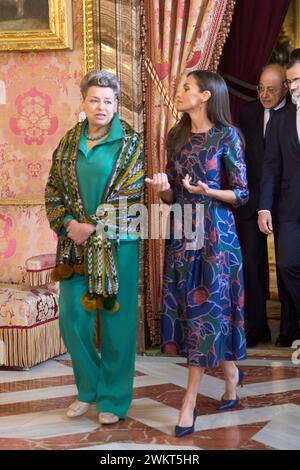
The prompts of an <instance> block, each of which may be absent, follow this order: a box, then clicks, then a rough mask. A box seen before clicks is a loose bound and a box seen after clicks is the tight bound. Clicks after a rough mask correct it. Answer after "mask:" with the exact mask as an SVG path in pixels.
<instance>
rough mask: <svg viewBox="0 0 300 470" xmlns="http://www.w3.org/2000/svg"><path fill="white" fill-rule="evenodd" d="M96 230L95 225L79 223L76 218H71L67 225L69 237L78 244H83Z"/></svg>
mask: <svg viewBox="0 0 300 470" xmlns="http://www.w3.org/2000/svg"><path fill="white" fill-rule="evenodd" d="M95 230H96V227H95V226H94V225H91V224H85V223H79V222H77V221H76V220H71V222H70V223H69V225H68V227H67V233H68V237H69V238H71V240H73V241H74V242H75V243H77V245H83V244H84V242H86V240H87V239H88V238H89V236H90V235H91V234H92V233H93V232H95Z"/></svg>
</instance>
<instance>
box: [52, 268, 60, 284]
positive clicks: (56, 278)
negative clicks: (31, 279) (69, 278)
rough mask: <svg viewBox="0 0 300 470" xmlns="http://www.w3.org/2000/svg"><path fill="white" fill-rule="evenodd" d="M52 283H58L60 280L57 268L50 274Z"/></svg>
mask: <svg viewBox="0 0 300 470" xmlns="http://www.w3.org/2000/svg"><path fill="white" fill-rule="evenodd" d="M50 279H51V282H58V281H59V280H60V274H59V272H58V269H57V268H54V269H52V271H51V274H50Z"/></svg>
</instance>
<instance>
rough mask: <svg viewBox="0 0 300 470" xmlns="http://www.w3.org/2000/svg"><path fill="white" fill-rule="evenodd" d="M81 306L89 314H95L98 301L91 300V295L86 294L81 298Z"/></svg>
mask: <svg viewBox="0 0 300 470" xmlns="http://www.w3.org/2000/svg"><path fill="white" fill-rule="evenodd" d="M81 305H82V306H83V308H84V310H86V311H87V312H93V311H94V310H96V307H97V305H96V299H92V298H90V296H89V294H84V295H83V296H82V297H81Z"/></svg>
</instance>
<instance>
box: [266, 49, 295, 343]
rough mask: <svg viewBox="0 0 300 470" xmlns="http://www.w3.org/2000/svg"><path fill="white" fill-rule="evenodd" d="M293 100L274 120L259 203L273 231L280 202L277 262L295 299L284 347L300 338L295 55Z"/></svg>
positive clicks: (290, 74) (286, 319)
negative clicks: (276, 200) (275, 206)
mask: <svg viewBox="0 0 300 470" xmlns="http://www.w3.org/2000/svg"><path fill="white" fill-rule="evenodd" d="M286 76H287V80H286V84H287V85H288V87H289V90H290V93H291V97H292V103H290V104H288V105H287V106H285V107H284V108H283V109H281V110H280V111H278V112H277V113H276V114H275V115H274V117H273V120H272V124H271V128H270V138H269V139H268V142H267V146H266V153H265V158H264V163H263V173H262V180H261V196H260V202H259V209H260V211H259V217H258V224H259V228H260V230H261V231H262V233H264V234H265V235H269V234H271V233H272V232H273V225H274V223H273V220H272V213H271V211H272V208H273V205H274V195H275V193H276V191H278V190H279V200H278V204H277V209H276V212H277V219H278V234H277V246H276V255H277V264H278V269H279V272H280V275H281V278H282V281H283V283H284V286H285V288H286V290H287V291H288V293H289V295H290V298H291V299H292V302H293V309H290V310H289V311H288V310H287V311H285V312H284V313H285V315H282V316H281V323H280V336H279V338H278V343H279V344H280V345H281V346H291V345H292V342H293V340H295V339H299V338H300V332H299V324H298V322H299V311H300V143H299V137H300V58H292V59H291V61H290V63H289V65H288V67H287V71H286Z"/></svg>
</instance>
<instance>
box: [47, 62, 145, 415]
mask: <svg viewBox="0 0 300 470" xmlns="http://www.w3.org/2000/svg"><path fill="white" fill-rule="evenodd" d="M80 89H81V94H82V98H83V111H84V112H85V115H86V119H85V120H84V121H83V122H80V123H77V124H76V126H75V127H73V128H72V129H71V130H69V131H68V132H67V133H66V135H65V136H64V137H63V138H62V140H61V141H60V143H59V145H58V147H57V148H56V150H55V151H54V154H53V161H52V167H51V170H50V174H49V178H48V182H47V185H46V191H45V201H46V211H47V216H48V219H49V223H50V227H51V228H52V230H54V231H55V232H56V234H57V235H58V244H57V256H56V261H57V265H56V268H55V270H54V271H53V273H52V276H53V279H54V280H59V281H60V297H59V311H60V330H61V335H62V338H63V340H64V342H65V345H66V347H67V349H68V351H69V353H70V356H71V359H72V365H73V370H74V376H75V381H76V385H77V388H78V397H77V399H76V400H75V402H73V403H72V404H71V405H70V406H69V408H68V411H67V416H68V417H70V418H74V417H76V416H80V415H82V414H84V413H86V412H87V411H88V409H89V406H90V404H91V403H92V402H96V408H97V410H98V412H99V422H100V423H101V424H110V423H115V422H117V421H118V420H119V419H124V418H125V417H126V413H127V410H128V408H129V406H130V404H131V401H132V391H133V377H134V359H135V343H136V327H137V288H138V266H139V235H138V234H137V233H135V232H134V229H131V228H130V227H134V224H131V222H132V221H134V216H133V215H132V211H130V214H131V215H130V217H129V215H128V212H129V211H126V210H125V212H124V205H125V206H126V207H127V208H128V206H129V207H130V206H132V205H133V204H135V203H139V202H140V199H141V197H142V191H143V186H144V169H143V160H142V146H141V139H140V136H139V135H138V134H137V133H136V132H135V131H134V130H133V129H132V128H131V127H130V126H129V125H128V124H127V123H126V122H124V121H121V120H120V118H119V116H118V114H117V99H118V96H119V93H120V85H119V82H118V81H117V79H116V77H115V76H114V75H112V74H111V73H109V72H107V71H104V70H95V71H92V72H90V73H88V74H87V75H86V76H85V77H84V78H83V80H82V82H81V85H80ZM124 214H125V215H124ZM137 216H138V213H137ZM128 268H130V276H129V275H128ZM97 310H98V311H100V339H101V355H100V356H99V354H98V352H97V350H96V348H95V345H94V317H95V314H96V311H97Z"/></svg>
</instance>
